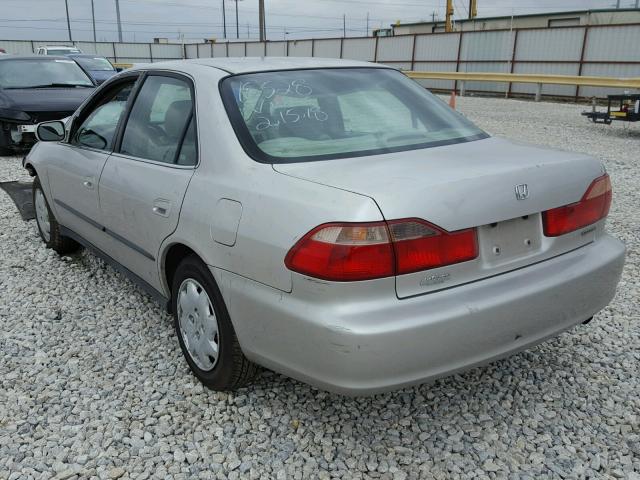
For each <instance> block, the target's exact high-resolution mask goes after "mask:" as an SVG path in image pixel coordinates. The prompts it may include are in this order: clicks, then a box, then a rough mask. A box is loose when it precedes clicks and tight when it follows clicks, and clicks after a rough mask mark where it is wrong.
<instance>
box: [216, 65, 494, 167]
mask: <svg viewBox="0 0 640 480" xmlns="http://www.w3.org/2000/svg"><path fill="white" fill-rule="evenodd" d="M221 91H222V96H223V100H224V102H225V105H226V108H227V112H228V114H229V117H230V119H231V122H232V124H233V126H234V129H235V131H236V133H237V135H238V138H239V140H240V142H241V143H242V145H243V147H244V149H245V150H246V151H247V153H249V155H251V157H253V158H254V159H255V160H257V161H260V162H265V163H289V162H302V161H312V160H325V159H336V158H346V157H354V156H362V155H375V154H380V153H389V152H395V151H403V150H414V149H420V148H428V147H433V146H437V145H447V144H452V143H460V142H467V141H472V140H478V139H481V138H486V137H487V134H486V133H484V132H483V131H482V130H480V129H479V128H478V127H476V126H475V125H473V123H471V122H470V121H469V120H467V119H466V118H464V117H463V116H462V115H460V114H459V113H457V112H455V111H453V110H451V109H450V108H449V107H448V106H447V105H446V104H445V103H444V102H442V101H441V100H440V99H438V98H437V97H435V96H433V95H432V94H431V93H429V92H428V91H427V90H426V89H424V88H423V87H421V86H420V85H418V84H417V83H415V82H414V81H412V80H410V79H408V78H407V77H405V76H404V75H403V74H401V73H400V72H397V71H395V70H391V69H383V68H347V69H345V68H335V69H317V70H289V71H276V72H266V73H255V74H246V75H236V76H232V77H228V78H227V79H225V80H224V81H223V82H222V85H221Z"/></svg>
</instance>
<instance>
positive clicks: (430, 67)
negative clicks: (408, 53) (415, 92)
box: [413, 35, 456, 90]
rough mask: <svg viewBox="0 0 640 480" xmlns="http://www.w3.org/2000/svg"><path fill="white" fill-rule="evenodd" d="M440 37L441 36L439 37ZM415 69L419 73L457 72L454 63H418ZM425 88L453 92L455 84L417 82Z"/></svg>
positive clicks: (431, 81) (446, 82) (442, 81)
mask: <svg viewBox="0 0 640 480" xmlns="http://www.w3.org/2000/svg"><path fill="white" fill-rule="evenodd" d="M438 36H440V35H438ZM413 69H414V70H416V71H418V72H455V71H456V64H455V63H454V62H423V63H420V62H416V63H415V65H414V66H413ZM416 81H417V82H418V83H419V84H420V85H422V86H423V87H425V88H433V89H437V90H453V86H454V84H455V82H454V81H453V80H416Z"/></svg>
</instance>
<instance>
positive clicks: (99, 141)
mask: <svg viewBox="0 0 640 480" xmlns="http://www.w3.org/2000/svg"><path fill="white" fill-rule="evenodd" d="M137 78H138V77H137V76H130V77H127V78H125V79H123V80H122V81H120V82H118V83H116V84H114V85H113V86H112V87H111V88H109V89H107V90H105V91H104V92H103V93H102V94H100V95H98V96H97V97H96V98H95V99H94V100H92V101H91V103H90V104H88V105H87V106H86V107H85V108H84V109H83V110H82V111H81V112H80V114H79V115H78V117H76V119H75V120H74V122H73V126H72V129H71V132H70V139H69V143H66V144H65V143H60V144H58V145H55V147H56V148H55V150H54V149H52V154H51V157H50V158H49V159H48V160H49V161H48V162H47V166H48V178H49V184H50V186H51V192H52V195H53V202H54V205H55V210H56V214H57V217H58V220H59V221H60V223H61V224H62V225H64V226H66V227H67V228H69V229H71V230H73V231H74V232H76V233H77V234H79V235H80V236H82V237H83V238H85V239H86V240H87V241H89V242H91V243H92V244H94V245H95V246H97V247H98V248H101V249H103V248H104V247H105V245H106V243H105V237H104V232H103V230H102V217H101V213H100V207H99V198H98V181H99V179H100V174H101V173H102V169H103V167H104V165H105V162H106V161H107V158H108V156H109V154H110V153H111V150H112V148H113V142H114V139H115V135H116V131H117V128H118V124H119V122H120V120H121V118H122V116H123V113H124V111H125V109H126V105H127V101H128V100H129V97H130V94H131V92H132V90H133V87H134V84H135V82H136V80H137Z"/></svg>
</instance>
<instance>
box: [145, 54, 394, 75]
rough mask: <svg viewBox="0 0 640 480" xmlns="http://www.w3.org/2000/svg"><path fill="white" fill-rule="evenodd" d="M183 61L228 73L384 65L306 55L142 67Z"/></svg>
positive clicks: (205, 60) (214, 59)
mask: <svg viewBox="0 0 640 480" xmlns="http://www.w3.org/2000/svg"><path fill="white" fill-rule="evenodd" d="M185 63H191V64H197V65H204V66H208V67H213V68H218V69H220V70H224V71H225V72H228V73H232V74H235V73H249V72H264V71H272V70H296V69H305V68H341V67H342V68H344V67H385V66H384V65H380V64H374V63H371V62H362V61H358V60H341V59H336V58H308V57H220V58H193V59H190V60H178V61H172V62H163V63H153V64H146V65H144V67H143V68H145V69H149V68H158V69H162V68H166V67H168V66H171V67H177V66H179V65H180V64H182V65H184V64H185Z"/></svg>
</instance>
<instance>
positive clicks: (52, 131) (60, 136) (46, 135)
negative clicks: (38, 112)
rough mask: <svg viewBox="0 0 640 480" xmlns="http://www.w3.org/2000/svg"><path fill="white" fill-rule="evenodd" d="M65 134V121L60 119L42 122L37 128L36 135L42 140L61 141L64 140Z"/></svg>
mask: <svg viewBox="0 0 640 480" xmlns="http://www.w3.org/2000/svg"><path fill="white" fill-rule="evenodd" d="M64 134H65V129H64V122H61V121H60V120H54V121H51V122H42V123H41V124H39V125H38V128H36V137H37V138H38V140H40V141H41V142H61V141H62V140H64Z"/></svg>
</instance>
